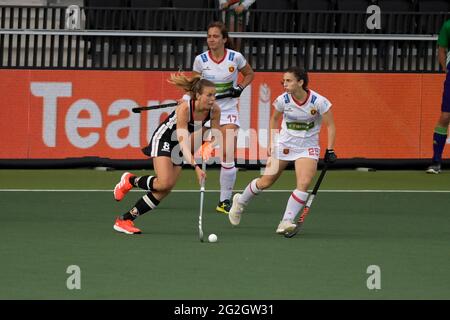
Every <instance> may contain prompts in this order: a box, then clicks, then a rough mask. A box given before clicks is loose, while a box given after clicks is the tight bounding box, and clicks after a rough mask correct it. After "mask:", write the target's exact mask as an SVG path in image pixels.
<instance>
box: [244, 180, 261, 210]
mask: <svg viewBox="0 0 450 320" xmlns="http://www.w3.org/2000/svg"><path fill="white" fill-rule="evenodd" d="M258 179H259V178H256V179H253V180H252V182H250V183H249V184H248V185H247V187H245V190H244V192H242V195H241V196H240V197H239V203H240V204H243V205H244V206H246V205H247V203H248V202H249V201H250V200H251V199H252V198H253V197H254V196H257V195H258V194H260V193H261V192H262V190H260V189H258V187H256V180H258Z"/></svg>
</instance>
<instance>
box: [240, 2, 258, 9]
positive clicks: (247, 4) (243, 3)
mask: <svg viewBox="0 0 450 320" xmlns="http://www.w3.org/2000/svg"><path fill="white" fill-rule="evenodd" d="M253 3H255V0H244V1H243V2H242V5H243V6H244V7H245V10H248V8H249V7H250V6H251V5H252V4H253Z"/></svg>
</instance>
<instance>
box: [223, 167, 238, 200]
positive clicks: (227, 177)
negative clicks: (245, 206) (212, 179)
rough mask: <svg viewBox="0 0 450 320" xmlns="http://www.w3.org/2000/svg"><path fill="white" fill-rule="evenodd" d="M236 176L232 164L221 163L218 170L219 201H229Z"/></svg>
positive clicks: (235, 170)
mask: <svg viewBox="0 0 450 320" xmlns="http://www.w3.org/2000/svg"><path fill="white" fill-rule="evenodd" d="M236 175H237V169H236V167H235V166H234V162H230V163H225V162H222V168H221V169H220V201H224V200H226V199H231V194H232V193H233V187H234V183H235V182H236Z"/></svg>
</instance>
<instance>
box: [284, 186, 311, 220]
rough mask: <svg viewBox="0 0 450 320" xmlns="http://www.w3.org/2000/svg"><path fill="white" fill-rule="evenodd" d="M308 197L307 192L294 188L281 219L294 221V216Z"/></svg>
mask: <svg viewBox="0 0 450 320" xmlns="http://www.w3.org/2000/svg"><path fill="white" fill-rule="evenodd" d="M306 198H308V193H307V192H303V191H299V190H297V189H295V190H294V191H293V192H292V194H291V196H290V197H289V200H288V203H287V205H286V210H285V211H284V215H283V220H291V221H294V219H295V216H296V215H297V214H298V213H299V212H300V210H302V208H303V206H304V205H305V203H306Z"/></svg>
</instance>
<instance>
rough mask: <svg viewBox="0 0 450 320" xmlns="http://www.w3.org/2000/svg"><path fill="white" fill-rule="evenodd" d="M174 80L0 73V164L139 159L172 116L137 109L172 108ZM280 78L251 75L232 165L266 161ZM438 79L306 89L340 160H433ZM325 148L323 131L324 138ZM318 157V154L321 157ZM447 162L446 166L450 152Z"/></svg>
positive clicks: (351, 81)
mask: <svg viewBox="0 0 450 320" xmlns="http://www.w3.org/2000/svg"><path fill="white" fill-rule="evenodd" d="M169 76H170V72H159V71H154V72H148V71H145V72H143V71H79V70H52V71H43V70H0V78H1V82H0V94H1V97H2V99H1V102H0V119H1V126H0V136H1V148H0V158H1V159H61V158H71V157H87V156H95V157H104V158H111V159H145V157H146V156H145V155H143V154H142V152H141V148H142V147H143V146H145V145H146V144H147V143H148V141H149V140H150V138H151V135H152V133H153V131H154V130H155V129H156V127H157V125H158V124H159V123H160V121H161V120H162V119H164V117H165V116H167V114H168V112H171V110H173V109H158V110H152V111H147V112H143V113H141V114H135V113H132V112H131V108H132V107H134V106H136V105H155V104H160V103H168V102H174V101H175V100H177V99H180V97H181V96H182V94H183V93H182V92H181V91H180V90H179V89H177V88H175V87H174V86H173V85H171V84H169V83H168V82H167V81H166V80H167V79H168V77H169ZM281 77H282V73H281V72H280V73H273V72H270V73H264V72H259V73H257V74H256V77H255V80H254V81H253V82H252V84H251V86H249V87H248V88H247V89H246V90H245V91H244V93H243V95H242V96H241V99H240V118H241V119H240V122H241V130H240V133H239V139H238V155H237V156H238V158H246V159H250V160H255V159H260V160H264V159H266V157H267V156H266V147H267V129H268V124H269V118H270V112H271V109H272V107H271V104H272V102H273V100H274V99H275V98H276V97H277V96H278V95H280V94H281V93H282V92H283V91H282V87H281V85H280V80H281ZM444 77H445V76H444V75H442V74H364V73H313V74H310V88H311V89H313V90H315V91H317V92H318V93H320V94H322V95H324V96H325V97H327V98H328V99H329V100H330V101H331V102H332V104H333V108H332V110H333V113H334V116H335V122H336V129H337V138H336V146H335V149H336V153H337V154H338V156H339V157H340V158H369V159H400V158H404V159H420V158H430V157H431V155H432V135H433V128H434V126H435V122H436V120H437V119H438V117H439V113H440V105H441V97H442V90H443V81H444ZM321 142H322V148H323V149H324V147H325V143H326V129H325V128H323V130H322V133H321ZM322 153H323V151H322ZM443 156H444V158H449V157H450V148H446V150H445V152H444V155H443Z"/></svg>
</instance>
